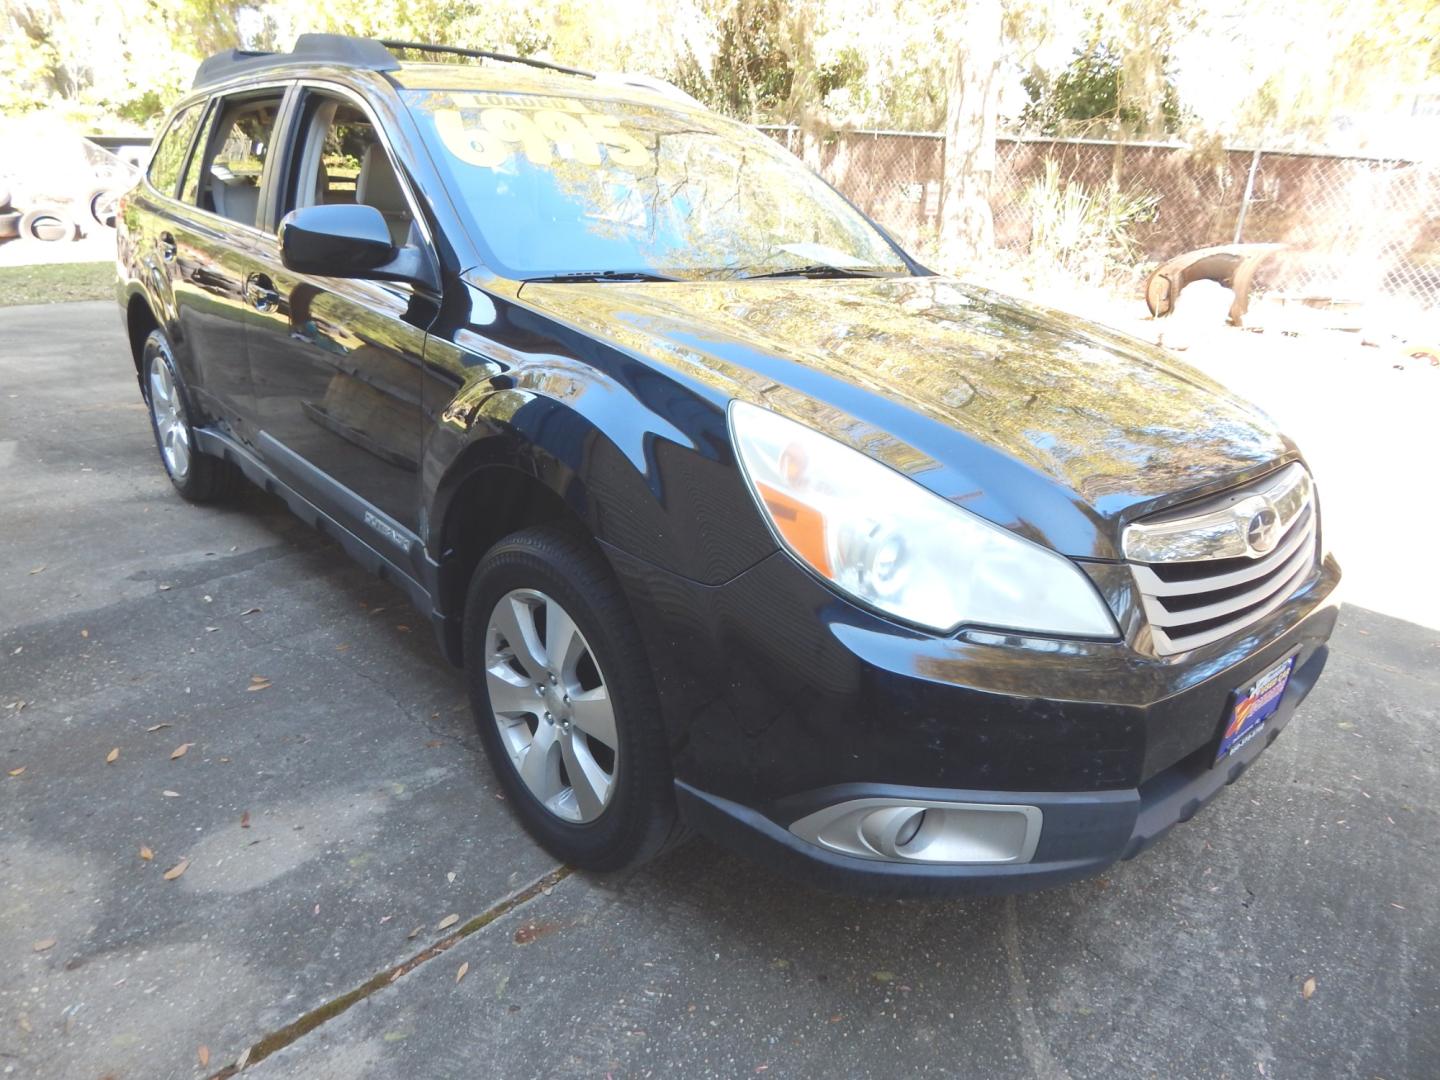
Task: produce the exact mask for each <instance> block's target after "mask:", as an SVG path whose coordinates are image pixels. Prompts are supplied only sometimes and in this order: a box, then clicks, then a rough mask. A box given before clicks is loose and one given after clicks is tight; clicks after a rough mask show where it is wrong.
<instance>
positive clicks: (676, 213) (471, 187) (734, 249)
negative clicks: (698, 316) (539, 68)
mask: <svg viewBox="0 0 1440 1080" xmlns="http://www.w3.org/2000/svg"><path fill="white" fill-rule="evenodd" d="M405 97H406V100H407V103H408V104H409V105H410V106H411V108H412V110H413V112H414V114H415V116H416V117H417V119H418V120H419V121H420V123H421V126H422V128H424V129H425V135H426V138H427V139H428V140H429V141H430V142H431V145H432V146H434V147H435V148H436V151H437V152H436V154H435V157H436V158H437V160H438V163H439V165H440V168H441V169H442V170H443V171H444V172H445V173H446V174H447V175H446V179H447V181H448V186H449V189H450V191H451V193H452V194H453V195H454V196H455V197H456V200H457V202H458V203H459V204H460V205H461V206H462V208H463V210H464V212H465V213H466V214H468V215H469V217H470V222H471V224H472V226H473V228H474V230H475V232H476V233H477V234H478V236H479V238H480V239H481V241H482V243H483V244H484V245H485V246H486V247H488V248H489V251H490V254H491V256H492V260H493V265H492V269H494V270H496V271H497V272H499V273H502V274H505V275H507V276H509V277H517V278H532V279H533V278H541V277H578V278H582V279H583V278H586V277H589V276H601V275H606V274H608V275H610V276H643V277H651V276H653V277H660V278H706V277H741V276H750V275H756V274H760V275H763V274H770V273H777V272H779V273H784V272H786V271H790V272H802V273H803V272H815V273H825V272H827V271H834V272H837V273H869V272H875V273H905V272H907V271H906V267H905V265H904V263H903V262H902V261H901V259H900V258H899V256H897V255H896V253H895V251H894V249H893V248H892V247H891V246H890V245H889V244H888V243H887V242H886V240H885V239H884V237H882V236H881V235H880V233H879V232H878V231H877V230H876V229H875V227H874V226H873V225H871V224H870V223H869V222H867V221H866V220H865V219H864V218H863V217H862V216H861V215H860V214H859V213H858V212H857V211H855V210H854V209H853V208H852V207H851V206H849V204H847V203H846V202H845V200H844V199H842V198H841V197H840V196H839V195H837V194H836V193H835V192H834V191H833V190H831V189H830V187H829V186H827V185H826V184H825V183H824V182H823V181H822V180H820V179H819V178H818V177H817V176H815V175H814V174H813V173H811V172H810V171H809V170H808V169H806V168H805V167H804V166H803V165H801V164H800V163H799V162H798V161H796V160H795V159H794V158H793V157H791V156H790V155H789V154H788V153H786V152H785V151H784V150H783V149H781V148H780V147H779V146H778V145H776V144H775V142H774V141H773V140H772V139H770V138H768V137H766V136H764V135H762V134H760V133H759V132H757V131H755V130H753V129H752V128H749V127H746V126H744V125H742V124H737V123H733V122H731V121H728V120H724V119H722V118H721V117H718V116H713V115H711V114H708V113H704V112H701V111H698V110H696V111H690V110H683V111H682V110H677V109H671V108H666V107H663V106H650V105H644V104H636V103H634V102H620V101H610V100H604V99H596V98H580V97H559V96H552V95H548V94H547V95H542V94H522V93H496V92H488V91H487V92H483V93H468V92H455V91H426V90H408V91H405Z"/></svg>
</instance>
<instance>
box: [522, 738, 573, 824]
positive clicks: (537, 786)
mask: <svg viewBox="0 0 1440 1080" xmlns="http://www.w3.org/2000/svg"><path fill="white" fill-rule="evenodd" d="M516 765H517V767H518V768H519V770H520V779H521V780H524V781H525V786H526V787H528V788H529V789H530V790H531V791H532V792H534V794H535V797H536V798H537V799H539V800H540V801H541V802H542V803H546V804H548V803H550V802H551V800H553V799H554V798H555V797H556V796H558V795H561V794H563V793H564V791H565V786H564V785H563V784H561V783H560V748H559V747H558V746H556V745H555V728H554V727H553V726H551V725H549V724H546V723H544V722H543V721H542V722H541V724H540V726H539V727H538V728H537V729H536V730H535V735H534V737H533V738H532V739H531V740H530V745H529V746H528V747H526V748H525V749H524V750H522V751H521V752H520V754H519V759H518V760H517V761H516Z"/></svg>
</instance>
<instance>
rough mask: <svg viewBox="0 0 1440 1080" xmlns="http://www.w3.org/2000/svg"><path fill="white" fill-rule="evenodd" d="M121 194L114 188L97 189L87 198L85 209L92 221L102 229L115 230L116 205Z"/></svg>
mask: <svg viewBox="0 0 1440 1080" xmlns="http://www.w3.org/2000/svg"><path fill="white" fill-rule="evenodd" d="M119 198H120V193H119V192H118V191H116V190H115V189H114V188H109V187H102V188H96V189H95V190H94V191H92V192H90V194H89V195H87V196H86V197H85V208H86V211H87V212H88V213H89V215H90V220H91V221H92V222H93V223H94V224H96V225H98V226H100V227H101V228H102V229H113V228H115V203H116V201H117V200H118V199H119Z"/></svg>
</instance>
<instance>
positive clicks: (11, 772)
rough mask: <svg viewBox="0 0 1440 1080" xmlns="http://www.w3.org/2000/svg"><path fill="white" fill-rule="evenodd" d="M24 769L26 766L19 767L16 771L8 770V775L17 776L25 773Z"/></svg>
mask: <svg viewBox="0 0 1440 1080" xmlns="http://www.w3.org/2000/svg"><path fill="white" fill-rule="evenodd" d="M25 769H26V766H24V765H21V766H20V767H19V768H18V769H11V770H10V775H11V776H19V775H20V774H21V773H23V772H24V771H25Z"/></svg>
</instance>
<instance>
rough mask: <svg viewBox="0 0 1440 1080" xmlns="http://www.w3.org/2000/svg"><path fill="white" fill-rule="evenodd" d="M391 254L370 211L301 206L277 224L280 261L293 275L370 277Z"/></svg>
mask: <svg viewBox="0 0 1440 1080" xmlns="http://www.w3.org/2000/svg"><path fill="white" fill-rule="evenodd" d="M397 253H398V252H397V249H396V247H395V245H394V244H393V243H392V242H391V240H390V230H389V229H388V228H386V226H385V218H384V217H382V216H381V214H380V211H379V210H376V209H375V208H374V207H373V206H363V205H346V206H306V207H303V208H301V209H299V210H292V211H290V213H288V214H286V215H285V217H284V218H283V219H282V220H281V222H280V261H281V262H283V263H284V264H285V267H286V268H287V269H289V270H294V271H295V272H296V273H297V274H318V275H321V276H323V277H341V278H349V277H373V276H375V271H377V270H379V269H380V268H381V267H382V266H386V265H387V264H389V263H392V262H394V261H395V256H396V254H397Z"/></svg>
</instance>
